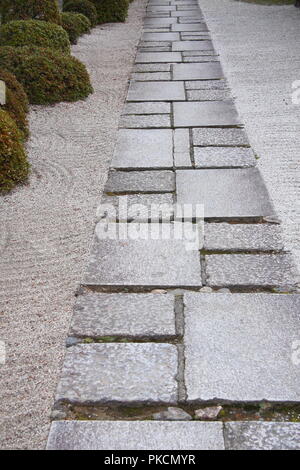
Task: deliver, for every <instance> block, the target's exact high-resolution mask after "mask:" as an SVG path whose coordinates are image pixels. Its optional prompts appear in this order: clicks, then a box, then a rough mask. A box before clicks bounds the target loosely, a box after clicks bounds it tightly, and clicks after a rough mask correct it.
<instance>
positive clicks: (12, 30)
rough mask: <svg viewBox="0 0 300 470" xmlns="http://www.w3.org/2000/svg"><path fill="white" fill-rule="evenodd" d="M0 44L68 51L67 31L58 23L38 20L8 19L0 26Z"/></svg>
mask: <svg viewBox="0 0 300 470" xmlns="http://www.w3.org/2000/svg"><path fill="white" fill-rule="evenodd" d="M0 46H12V47H22V46H38V47H49V48H50V49H57V50H59V51H61V52H67V53H70V41H69V37H68V34H67V32H66V31H65V30H64V29H63V28H62V27H61V26H59V25H57V24H54V23H47V22H46V21H40V20H27V21H24V20H17V21H10V22H9V23H6V24H4V25H2V26H1V27H0Z"/></svg>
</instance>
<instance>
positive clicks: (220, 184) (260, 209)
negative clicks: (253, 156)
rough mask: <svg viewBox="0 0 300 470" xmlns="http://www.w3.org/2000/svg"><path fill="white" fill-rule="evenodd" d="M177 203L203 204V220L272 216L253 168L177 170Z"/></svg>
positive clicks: (266, 193)
mask: <svg viewBox="0 0 300 470" xmlns="http://www.w3.org/2000/svg"><path fill="white" fill-rule="evenodd" d="M176 188H177V202H178V203H179V204H185V203H188V204H197V203H198V204H204V216H205V218H220V219H230V218H231V219H232V218H241V219H242V218H246V219H247V218H262V217H264V216H271V215H273V214H274V208H273V206H272V204H271V202H270V199H269V196H268V192H267V189H266V187H265V184H264V181H263V179H262V177H261V175H260V172H259V171H258V170H257V169H256V168H247V169H225V170H221V169H220V170H177V171H176Z"/></svg>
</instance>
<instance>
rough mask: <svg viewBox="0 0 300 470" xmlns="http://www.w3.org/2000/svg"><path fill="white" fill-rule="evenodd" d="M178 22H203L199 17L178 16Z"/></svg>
mask: <svg viewBox="0 0 300 470" xmlns="http://www.w3.org/2000/svg"><path fill="white" fill-rule="evenodd" d="M178 22H179V23H180V24H194V23H203V18H201V17H197V18H196V17H194V18H193V17H180V18H178Z"/></svg>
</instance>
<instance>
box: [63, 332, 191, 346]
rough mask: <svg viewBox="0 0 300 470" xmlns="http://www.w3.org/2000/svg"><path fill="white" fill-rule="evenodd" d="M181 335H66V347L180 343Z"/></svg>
mask: <svg viewBox="0 0 300 470" xmlns="http://www.w3.org/2000/svg"><path fill="white" fill-rule="evenodd" d="M182 341H183V336H182V335H179V334H176V335H175V336H174V335H155V336H154V335H153V336H142V335H141V336H130V335H118V336H117V335H114V336H84V335H83V336H68V337H67V339H66V347H67V348H70V347H72V346H76V345H77V344H118V343H135V344H136V343H147V344H149V343H156V344H175V345H177V344H182Z"/></svg>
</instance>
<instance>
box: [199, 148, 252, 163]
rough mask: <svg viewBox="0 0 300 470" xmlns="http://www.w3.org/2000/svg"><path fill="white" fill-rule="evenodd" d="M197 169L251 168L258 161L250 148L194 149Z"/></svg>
mask: <svg viewBox="0 0 300 470" xmlns="http://www.w3.org/2000/svg"><path fill="white" fill-rule="evenodd" d="M194 158H195V166H196V168H226V167H228V168H234V167H235V168H239V167H244V168H249V167H253V166H255V165H256V159H255V157H254V153H253V151H252V149H251V148H248V147H194Z"/></svg>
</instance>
